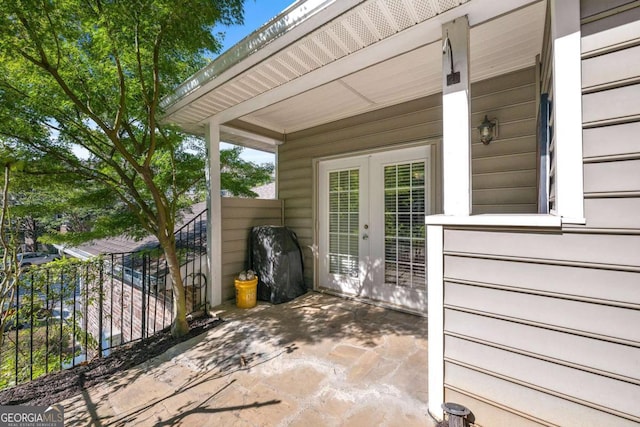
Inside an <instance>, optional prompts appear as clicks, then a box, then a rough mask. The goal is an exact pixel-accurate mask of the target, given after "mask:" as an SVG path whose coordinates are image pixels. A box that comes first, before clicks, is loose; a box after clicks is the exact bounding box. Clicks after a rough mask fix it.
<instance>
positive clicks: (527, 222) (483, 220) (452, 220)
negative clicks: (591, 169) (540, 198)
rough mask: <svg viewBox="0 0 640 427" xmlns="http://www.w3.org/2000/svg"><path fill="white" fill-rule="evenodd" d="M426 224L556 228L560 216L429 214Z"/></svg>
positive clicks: (560, 222)
mask: <svg viewBox="0 0 640 427" xmlns="http://www.w3.org/2000/svg"><path fill="white" fill-rule="evenodd" d="M425 224H427V225H450V226H482V227H484V226H487V227H546V228H557V227H560V226H561V225H562V218H560V217H559V216H555V215H537V214H482V215H469V216H453V215H429V216H427V217H425Z"/></svg>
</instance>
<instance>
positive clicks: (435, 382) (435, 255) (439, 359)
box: [427, 225, 444, 421]
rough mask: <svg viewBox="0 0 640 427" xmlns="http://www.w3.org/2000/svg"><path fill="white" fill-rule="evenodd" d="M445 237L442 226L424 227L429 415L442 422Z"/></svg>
mask: <svg viewBox="0 0 640 427" xmlns="http://www.w3.org/2000/svg"><path fill="white" fill-rule="evenodd" d="M443 243H444V233H443V229H442V226H441V225H429V226H427V266H428V269H427V283H428V284H429V286H428V295H427V306H428V307H427V310H428V311H427V312H428V313H429V325H428V334H429V337H428V344H429V345H428V349H429V350H428V360H429V363H428V375H429V384H428V385H429V413H430V414H431V416H433V417H434V418H436V419H437V420H439V421H441V420H442V418H443V413H442V407H441V406H440V405H442V403H443V402H444V258H443V253H442V251H443Z"/></svg>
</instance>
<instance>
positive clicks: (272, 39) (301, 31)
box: [163, 0, 364, 117]
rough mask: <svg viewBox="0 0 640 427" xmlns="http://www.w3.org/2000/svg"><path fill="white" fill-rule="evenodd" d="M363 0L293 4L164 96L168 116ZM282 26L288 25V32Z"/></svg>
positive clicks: (311, 0) (313, 1) (324, 0)
mask: <svg viewBox="0 0 640 427" xmlns="http://www.w3.org/2000/svg"><path fill="white" fill-rule="evenodd" d="M363 1H364V0H340V1H337V0H306V1H303V2H300V4H296V5H294V6H292V7H293V9H291V10H286V11H285V12H284V13H283V14H281V15H279V16H276V17H275V18H274V19H273V20H271V21H269V22H268V23H266V24H265V25H264V26H262V27H261V28H259V29H258V30H256V31H254V32H253V33H252V34H250V35H249V36H247V37H246V38H245V39H243V40H241V41H240V42H238V43H237V44H236V45H234V46H233V47H231V48H230V49H229V50H228V51H227V52H225V53H223V54H222V55H220V56H219V57H218V58H217V59H215V60H213V61H212V62H211V63H210V64H209V65H207V66H205V67H204V68H202V69H200V70H199V71H198V72H197V73H195V74H194V75H193V76H191V77H189V78H188V79H187V80H186V81H185V82H183V83H182V84H181V85H180V86H179V87H178V88H176V90H175V91H174V93H173V94H171V95H169V96H168V97H167V98H165V99H164V100H163V104H164V103H166V104H168V105H167V106H166V113H165V116H167V117H168V116H170V115H171V114H172V113H174V112H175V111H177V110H179V109H180V108H182V107H184V106H185V105H187V104H189V103H190V102H192V101H194V100H195V99H198V98H200V97H201V96H204V95H206V94H207V93H208V92H210V91H211V90H213V89H215V88H217V87H219V86H221V85H223V84H224V83H226V82H228V81H229V80H231V79H233V78H234V77H236V76H237V75H239V74H241V73H243V72H244V71H246V70H248V69H250V68H251V67H253V66H254V65H257V64H259V63H260V62H262V61H264V60H265V59H267V58H268V57H270V56H271V55H274V54H276V53H277V52H279V51H280V50H282V49H283V48H285V47H287V46H289V45H291V44H292V43H295V42H296V41H297V40H299V39H300V38H302V37H304V36H306V35H307V34H309V33H311V32H312V31H314V30H315V29H317V28H319V27H321V26H322V25H324V24H326V23H327V22H330V21H331V20H333V19H334V18H336V17H338V16H340V15H342V14H343V13H345V12H347V11H348V10H350V9H352V8H353V7H355V6H356V5H358V4H359V3H362V2H363ZM298 15H301V16H298ZM280 27H285V28H286V29H285V30H284V32H283V30H282V29H281V28H280ZM252 43H255V44H257V47H253V46H250V47H249V45H251V44H252ZM245 45H247V46H245ZM245 50H246V51H247V52H246V56H245V57H244V58H239V59H238V60H237V62H235V63H234V64H233V65H231V66H229V67H224V66H223V67H221V68H222V71H221V72H220V74H216V72H215V68H216V65H218V64H219V63H221V62H222V61H224V60H225V56H231V55H234V54H235V52H234V51H245Z"/></svg>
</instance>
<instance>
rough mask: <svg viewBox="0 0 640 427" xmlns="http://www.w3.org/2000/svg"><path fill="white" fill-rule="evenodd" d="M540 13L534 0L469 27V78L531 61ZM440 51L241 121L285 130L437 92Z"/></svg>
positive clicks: (435, 48)
mask: <svg viewBox="0 0 640 427" xmlns="http://www.w3.org/2000/svg"><path fill="white" fill-rule="evenodd" d="M544 14H545V5H544V3H537V4H534V5H532V6H529V7H527V8H524V9H520V10H518V11H516V12H514V13H511V14H509V15H505V16H502V17H500V18H497V19H494V20H491V21H489V22H486V23H484V24H482V25H478V26H476V27H473V28H472V29H471V35H470V40H471V46H470V49H471V81H472V82H475V81H480V80H484V79H487V78H490V77H494V76H497V75H500V74H504V73H508V72H510V71H515V70H518V69H522V68H526V67H530V66H533V65H534V64H535V57H536V55H537V54H539V53H540V50H541V46H542V35H543V28H544ZM441 56H442V45H441V42H440V41H438V42H435V43H431V44H429V45H426V46H423V47H420V48H418V49H416V50H413V51H411V52H408V53H405V54H402V55H399V56H397V57H394V58H391V59H389V60H386V61H384V62H382V63H379V64H376V65H373V66H371V67H368V68H366V69H364V70H361V71H358V72H355V73H353V74H351V75H348V76H346V77H343V78H341V79H338V80H336V81H333V82H330V83H327V84H326V85H323V86H320V87H318V88H316V89H313V90H310V91H307V92H305V93H302V94H300V95H297V96H295V97H291V98H289V99H286V100H284V101H281V102H278V103H276V104H273V105H271V106H268V107H265V108H262V109H260V110H258V111H255V112H253V113H251V114H248V115H246V116H244V117H242V120H244V121H247V122H250V123H253V124H255V125H259V126H262V127H266V128H269V129H278V130H279V131H280V132H282V133H291V132H295V131H298V130H302V129H307V128H309V127H313V126H316V125H320V124H323V123H328V122H331V121H335V120H339V119H341V118H345V117H348V116H351V115H354V114H360V113H364V112H367V111H372V110H375V109H379V108H383V107H385V106H389V105H394V104H398V103H401V102H405V101H409V100H412V99H417V98H421V97H424V96H427V95H431V94H434V93H438V92H441V91H442V87H441V85H442V78H441V72H442V71H441V61H442V59H441ZM337 96H340V98H337ZM337 99H339V102H337V101H336V100H337Z"/></svg>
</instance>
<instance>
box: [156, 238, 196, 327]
mask: <svg viewBox="0 0 640 427" xmlns="http://www.w3.org/2000/svg"><path fill="white" fill-rule="evenodd" d="M163 240H164V239H163ZM160 245H161V246H162V250H163V251H164V256H165V259H166V260H167V266H168V267H169V274H170V275H171V283H172V290H173V324H172V325H171V336H173V337H181V336H183V335H186V334H187V332H189V324H188V323H187V303H186V300H185V295H186V294H185V290H184V283H183V281H182V275H181V274H180V261H178V254H177V251H176V239H175V237H174V236H171V237H170V238H168V239H167V240H166V241H161V242H160Z"/></svg>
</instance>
